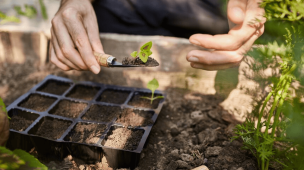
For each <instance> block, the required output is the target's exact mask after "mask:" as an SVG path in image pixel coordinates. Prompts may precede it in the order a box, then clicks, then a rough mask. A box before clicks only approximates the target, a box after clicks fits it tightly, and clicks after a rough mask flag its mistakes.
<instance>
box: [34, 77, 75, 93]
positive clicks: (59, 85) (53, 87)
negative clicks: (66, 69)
mask: <svg viewBox="0 0 304 170" xmlns="http://www.w3.org/2000/svg"><path fill="white" fill-rule="evenodd" d="M70 86H71V84H70V83H65V82H61V81H55V80H49V81H47V82H46V83H44V84H43V85H42V86H41V87H39V88H38V89H37V91H42V92H46V93H51V94H57V95H62V94H63V93H64V92H65V91H66V90H67V89H68V88H69V87H70Z"/></svg>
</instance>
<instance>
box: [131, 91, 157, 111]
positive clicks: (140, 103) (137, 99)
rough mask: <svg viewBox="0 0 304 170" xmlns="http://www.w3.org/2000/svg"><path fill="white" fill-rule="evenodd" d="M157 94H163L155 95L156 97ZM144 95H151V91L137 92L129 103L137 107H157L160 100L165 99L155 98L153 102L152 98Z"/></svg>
mask: <svg viewBox="0 0 304 170" xmlns="http://www.w3.org/2000/svg"><path fill="white" fill-rule="evenodd" d="M156 96H161V95H157V94H156V95H154V97H156ZM142 97H151V93H135V95H134V96H133V97H132V99H131V100H130V101H129V103H128V105H131V106H135V107H142V108H150V109H156V108H157V107H158V104H159V102H160V101H161V100H163V99H155V100H153V103H152V104H151V100H149V99H143V98H142Z"/></svg>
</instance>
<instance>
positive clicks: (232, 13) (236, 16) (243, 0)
mask: <svg viewBox="0 0 304 170" xmlns="http://www.w3.org/2000/svg"><path fill="white" fill-rule="evenodd" d="M246 7H247V0H229V2H228V5H227V14H228V19H229V20H230V21H231V22H233V23H235V24H242V23H243V22H244V19H245V12H246Z"/></svg>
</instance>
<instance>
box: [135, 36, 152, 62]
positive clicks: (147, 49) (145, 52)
mask: <svg viewBox="0 0 304 170" xmlns="http://www.w3.org/2000/svg"><path fill="white" fill-rule="evenodd" d="M151 47H152V41H149V42H147V43H146V44H144V45H143V46H141V47H140V51H139V52H137V51H133V52H132V53H131V54H130V55H131V56H132V57H134V58H135V57H137V56H138V57H139V58H140V60H141V61H142V62H144V63H146V62H147V61H148V58H149V56H150V55H151V54H152V51H151Z"/></svg>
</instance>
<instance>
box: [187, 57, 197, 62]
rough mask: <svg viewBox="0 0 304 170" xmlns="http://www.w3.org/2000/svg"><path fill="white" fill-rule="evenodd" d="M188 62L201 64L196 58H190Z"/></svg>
mask: <svg viewBox="0 0 304 170" xmlns="http://www.w3.org/2000/svg"><path fill="white" fill-rule="evenodd" d="M188 61H190V62H199V59H198V58H196V57H190V58H188Z"/></svg>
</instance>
